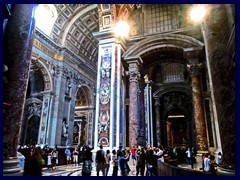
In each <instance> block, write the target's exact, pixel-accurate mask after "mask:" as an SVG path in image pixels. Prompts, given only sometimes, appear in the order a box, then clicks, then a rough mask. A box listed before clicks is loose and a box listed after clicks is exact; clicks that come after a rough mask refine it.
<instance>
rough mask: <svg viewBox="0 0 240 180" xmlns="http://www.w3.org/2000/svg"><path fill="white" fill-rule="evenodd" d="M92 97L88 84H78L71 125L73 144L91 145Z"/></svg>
mask: <svg viewBox="0 0 240 180" xmlns="http://www.w3.org/2000/svg"><path fill="white" fill-rule="evenodd" d="M93 98H94V95H93V90H92V89H91V87H90V86H89V85H88V84H82V85H79V86H78V89H77V91H76V104H75V116H74V125H73V144H75V145H77V144H78V145H80V146H83V145H86V144H88V145H93V137H94V135H93V131H92V127H94V126H93V116H94V104H93Z"/></svg>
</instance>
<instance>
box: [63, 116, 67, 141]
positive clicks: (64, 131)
mask: <svg viewBox="0 0 240 180" xmlns="http://www.w3.org/2000/svg"><path fill="white" fill-rule="evenodd" d="M62 137H63V138H67V137H68V124H67V122H66V119H65V118H64V119H63V121H62Z"/></svg>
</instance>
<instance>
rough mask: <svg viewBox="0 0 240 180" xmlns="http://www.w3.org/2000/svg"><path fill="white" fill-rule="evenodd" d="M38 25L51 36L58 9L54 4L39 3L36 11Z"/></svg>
mask: <svg viewBox="0 0 240 180" xmlns="http://www.w3.org/2000/svg"><path fill="white" fill-rule="evenodd" d="M35 19H36V27H37V28H38V29H40V30H41V31H42V32H43V33H45V34H46V35H48V36H50V34H51V31H52V27H53V24H54V22H55V20H56V19H57V10H56V8H55V6H54V5H53V4H39V5H38V6H37V8H36V12H35Z"/></svg>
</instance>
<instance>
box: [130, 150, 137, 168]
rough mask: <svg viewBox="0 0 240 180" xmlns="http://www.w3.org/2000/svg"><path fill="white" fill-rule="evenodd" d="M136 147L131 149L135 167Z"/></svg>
mask: <svg viewBox="0 0 240 180" xmlns="http://www.w3.org/2000/svg"><path fill="white" fill-rule="evenodd" d="M135 151H136V149H135V146H133V147H132V148H131V149H130V152H131V160H132V164H133V165H134V166H135V162H136V154H135Z"/></svg>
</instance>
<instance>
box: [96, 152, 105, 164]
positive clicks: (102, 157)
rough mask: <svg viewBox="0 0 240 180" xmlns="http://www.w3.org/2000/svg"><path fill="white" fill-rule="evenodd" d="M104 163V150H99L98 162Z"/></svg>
mask: <svg viewBox="0 0 240 180" xmlns="http://www.w3.org/2000/svg"><path fill="white" fill-rule="evenodd" d="M102 161H105V158H104V155H103V152H102V150H98V151H97V154H96V162H97V163H100V162H102Z"/></svg>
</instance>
